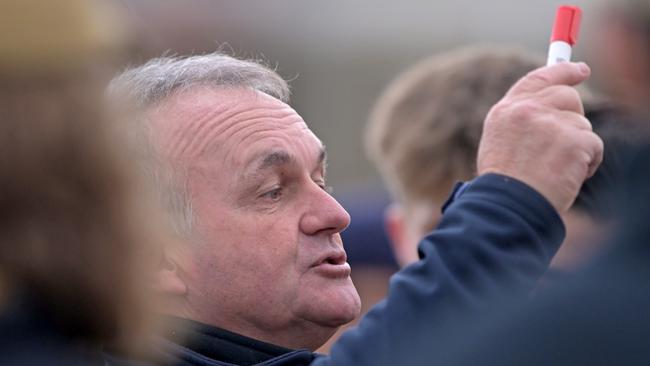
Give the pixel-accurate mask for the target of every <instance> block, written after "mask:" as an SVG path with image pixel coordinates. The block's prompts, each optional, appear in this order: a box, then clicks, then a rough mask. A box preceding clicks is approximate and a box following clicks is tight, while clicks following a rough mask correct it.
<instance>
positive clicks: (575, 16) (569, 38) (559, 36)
mask: <svg viewBox="0 0 650 366" xmlns="http://www.w3.org/2000/svg"><path fill="white" fill-rule="evenodd" d="M581 18H582V10H580V8H579V7H577V6H569V5H562V6H560V7H559V8H558V9H557V13H556V14H555V24H553V33H552V34H551V42H553V41H564V42H566V43H568V44H570V45H571V46H573V45H574V44H576V42H577V41H578V30H579V29H580V19H581Z"/></svg>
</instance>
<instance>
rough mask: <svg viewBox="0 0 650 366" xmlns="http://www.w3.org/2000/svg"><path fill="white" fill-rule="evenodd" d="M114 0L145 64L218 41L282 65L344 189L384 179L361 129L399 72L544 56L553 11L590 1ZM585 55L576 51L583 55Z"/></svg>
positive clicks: (299, 107)
mask: <svg viewBox="0 0 650 366" xmlns="http://www.w3.org/2000/svg"><path fill="white" fill-rule="evenodd" d="M110 1H114V2H116V3H117V4H118V5H120V6H122V7H125V8H126V9H128V13H129V15H130V17H131V18H132V19H130V20H131V21H133V22H135V25H136V26H137V28H138V29H139V30H141V31H142V32H143V33H144V34H146V35H147V37H148V38H149V40H148V42H147V46H148V49H147V50H146V51H145V52H144V53H145V54H143V56H142V60H144V59H146V57H150V56H152V55H156V54H159V53H162V52H165V51H168V52H171V53H177V54H189V53H201V52H206V51H214V50H215V49H216V48H217V47H219V46H222V47H225V49H226V50H227V51H232V52H234V53H235V54H236V55H238V56H245V57H261V58H264V59H266V60H267V61H268V62H269V63H271V64H272V65H277V68H278V71H279V72H280V74H281V75H282V76H283V77H285V78H286V79H289V80H291V86H292V90H293V95H292V102H291V104H292V106H293V107H294V108H295V109H296V110H297V111H298V113H299V114H301V115H302V116H303V117H304V118H305V120H306V121H307V123H308V124H309V125H310V127H311V128H312V129H313V130H314V132H315V133H316V134H317V135H318V136H319V137H321V138H322V139H323V140H324V142H325V143H326V145H327V147H328V153H329V159H330V168H329V172H328V176H329V182H330V183H331V184H332V185H333V186H334V187H335V189H336V191H339V193H343V192H344V191H346V190H348V189H353V188H354V187H355V186H363V187H367V184H368V183H373V184H374V183H376V182H378V176H377V174H376V172H375V170H374V169H373V168H372V167H371V165H370V163H369V162H368V160H367V159H366V158H365V156H364V151H363V145H362V143H361V141H362V139H361V135H362V130H363V126H364V124H365V122H366V120H367V115H368V111H369V109H370V108H371V106H372V103H373V102H374V100H375V99H376V98H377V96H378V95H379V93H380V92H381V90H382V88H383V87H385V86H386V84H387V83H388V82H389V81H390V80H391V79H392V78H394V77H395V76H396V75H397V73H398V72H399V71H401V70H403V69H404V68H406V67H407V66H409V65H411V64H413V63H414V62H416V61H418V60H419V59H421V58H422V57H425V56H428V55H430V54H432V53H435V52H438V51H443V50H447V49H450V48H455V47H458V46H462V45H466V44H472V43H476V42H487V43H500V44H508V45H515V46H521V47H524V48H526V49H529V50H531V51H534V52H535V51H536V52H538V53H540V54H542V55H544V54H545V52H546V49H547V47H548V40H549V36H550V32H551V26H552V23H553V19H554V16H555V9H556V7H557V6H559V5H562V4H574V5H580V6H582V7H583V8H584V10H585V14H584V17H585V19H587V18H589V6H588V5H589V3H593V1H568V0H559V1H558V0H527V1H520V0H493V1H475V0H453V1H452V0H445V1H428V0H418V1H416V0H405V1H385V0H381V1H377V0H358V1H344V0H330V1H298V0H275V1H248V0H244V1H222V0H184V1H160V0H110ZM584 35H585V36H586V34H584ZM583 40H585V41H587V39H584V38H583V39H581V43H582V41H583ZM226 44H227V45H226ZM224 45H226V46H224ZM580 51H581V47H577V49H576V50H575V52H576V54H577V58H580V57H581V54H580ZM138 61H141V60H134V62H138ZM377 184H378V183H377ZM364 189H367V188H364Z"/></svg>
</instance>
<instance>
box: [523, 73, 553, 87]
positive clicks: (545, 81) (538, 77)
mask: <svg viewBox="0 0 650 366" xmlns="http://www.w3.org/2000/svg"><path fill="white" fill-rule="evenodd" d="M526 80H528V81H529V82H530V83H532V84H535V85H551V84H552V82H551V79H550V78H549V77H548V76H547V75H546V74H545V73H543V72H540V70H539V69H538V70H533V71H530V72H529V73H528V74H526Z"/></svg>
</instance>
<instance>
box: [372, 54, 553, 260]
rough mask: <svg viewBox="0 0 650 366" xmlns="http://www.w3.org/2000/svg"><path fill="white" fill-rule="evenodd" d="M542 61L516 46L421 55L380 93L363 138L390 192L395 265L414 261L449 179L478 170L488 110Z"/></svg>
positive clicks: (438, 214) (467, 176) (449, 186)
mask: <svg viewBox="0 0 650 366" xmlns="http://www.w3.org/2000/svg"><path fill="white" fill-rule="evenodd" d="M543 61H544V60H543V59H542V58H539V57H535V56H534V55H531V54H530V53H528V52H525V51H523V50H520V49H516V48H509V47H504V46H487V45H484V46H483V45H482V46H468V47H463V48H460V49H456V50H453V51H448V52H442V53H439V54H436V55H434V56H432V57H429V58H427V59H425V60H423V61H420V62H419V63H417V64H416V65H414V66H412V67H410V68H408V69H407V70H406V71H404V72H402V73H401V74H400V75H399V76H398V77H397V78H396V79H395V80H393V81H392V82H391V83H390V85H389V86H388V87H387V88H386V89H385V90H384V91H383V92H382V94H381V96H380V97H379V99H378V100H377V102H376V103H375V107H374V108H373V111H372V113H371V116H370V120H369V123H368V125H367V126H366V134H365V140H366V147H367V151H368V155H369V157H370V159H371V160H372V161H373V162H374V164H375V166H376V167H377V168H378V170H379V172H380V173H381V175H382V177H383V178H384V182H385V183H386V185H387V187H388V189H389V191H390V192H391V194H392V196H393V198H394V203H393V204H392V205H390V206H389V207H388V208H387V210H386V214H385V227H386V231H387V234H388V236H389V238H390V240H391V244H392V246H393V252H394V254H395V257H396V259H397V261H398V263H399V264H400V265H401V266H406V265H408V264H411V263H413V262H415V261H417V260H418V255H417V244H418V243H419V242H420V240H421V238H422V237H424V235H425V234H426V233H427V232H429V231H431V230H433V228H435V227H436V225H437V223H438V221H439V220H440V217H441V210H442V206H443V204H444V202H445V201H446V200H447V196H448V192H449V191H450V190H451V189H452V188H453V186H454V184H455V183H456V182H458V181H468V180H471V179H473V178H474V177H475V176H476V154H477V151H478V144H479V141H480V139H481V132H482V131H483V121H484V120H485V117H486V116H487V114H488V112H489V110H490V108H491V107H492V106H493V105H494V104H495V103H496V102H498V101H499V99H501V98H503V96H504V95H505V94H506V92H507V91H508V89H510V87H511V86H512V85H513V84H514V83H515V82H516V81H517V80H519V79H520V78H521V77H523V76H524V75H526V74H527V73H528V72H530V71H531V70H534V69H536V68H538V67H540V66H541V65H543Z"/></svg>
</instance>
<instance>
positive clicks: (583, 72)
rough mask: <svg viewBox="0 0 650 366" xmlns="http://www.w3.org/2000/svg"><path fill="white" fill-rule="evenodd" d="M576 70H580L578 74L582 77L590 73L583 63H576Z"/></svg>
mask: <svg viewBox="0 0 650 366" xmlns="http://www.w3.org/2000/svg"><path fill="white" fill-rule="evenodd" d="M578 70H580V73H581V74H583V75H587V74H588V73H589V71H590V70H589V66H587V64H586V63H584V62H578Z"/></svg>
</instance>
